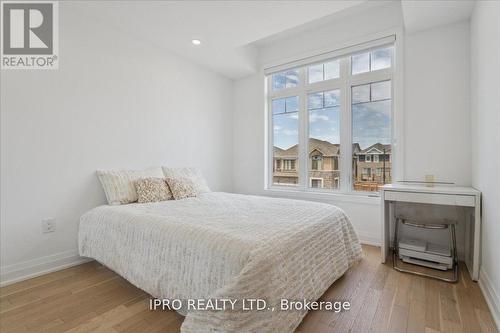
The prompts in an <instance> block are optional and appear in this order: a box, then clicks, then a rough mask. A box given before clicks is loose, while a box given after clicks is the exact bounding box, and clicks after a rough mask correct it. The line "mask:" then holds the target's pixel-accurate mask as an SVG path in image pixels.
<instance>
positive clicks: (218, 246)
mask: <svg viewBox="0 0 500 333" xmlns="http://www.w3.org/2000/svg"><path fill="white" fill-rule="evenodd" d="M79 250H80V255H82V256H86V257H91V258H94V259H96V260H98V261H99V262H101V263H103V264H104V265H106V266H108V267H109V268H111V269H112V270H114V271H116V272H117V273H118V274H120V275H122V276H123V277H125V278H126V279H127V280H129V281H130V282H131V283H133V284H134V285H136V286H137V287H139V288H141V289H143V290H145V291H146V292H148V293H149V294H151V295H152V296H154V297H157V298H169V299H174V298H178V299H188V298H215V299H220V298H230V299H239V300H241V299H250V298H262V299H265V300H266V301H267V303H268V305H276V306H278V304H279V301H280V299H282V298H286V299H290V300H301V299H308V300H317V299H318V298H319V297H320V296H321V295H322V294H323V293H324V292H325V291H326V289H327V288H328V287H329V286H330V285H331V284H332V283H333V282H334V281H335V280H336V279H338V278H339V277H340V276H342V274H344V272H345V271H346V270H347V269H348V268H349V267H350V266H351V265H352V264H353V263H354V262H355V261H357V260H358V259H359V258H360V257H361V246H360V244H359V241H358V238H357V235H356V233H355V232H354V229H353V227H352V225H351V223H350V222H349V220H348V218H347V217H346V216H345V214H344V213H343V212H342V211H341V210H340V209H338V208H336V207H335V206H332V205H327V204H321V203H314V202H306V201H298V200H289V199H274V198H267V197H257V196H247V195H237V194H229V193H222V192H211V193H203V194H201V195H200V196H199V197H198V198H188V199H183V200H178V201H164V202H159V203H148V204H130V205H124V206H101V207H97V208H95V209H93V210H91V211H89V212H88V213H86V214H85V215H83V216H82V218H81V222H80V230H79ZM238 304H239V303H238ZM305 314H306V312H304V311H278V310H276V311H243V310H241V309H239V310H226V311H191V312H188V313H187V316H186V318H185V320H184V323H183V325H182V331H183V332H209V331H212V332H292V331H293V330H294V329H295V328H296V327H297V326H298V324H299V323H300V321H301V320H302V318H303V316H304V315H305Z"/></svg>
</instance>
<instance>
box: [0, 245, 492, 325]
mask: <svg viewBox="0 0 500 333" xmlns="http://www.w3.org/2000/svg"><path fill="white" fill-rule="evenodd" d="M363 249H364V252H365V257H364V259H363V260H362V261H361V262H360V263H358V264H357V265H356V266H354V267H353V268H351V269H350V270H349V271H348V272H347V273H346V274H345V275H344V276H343V277H342V278H340V279H339V280H338V281H336V282H335V283H334V284H333V285H332V286H331V287H330V288H329V289H328V291H326V293H325V294H324V295H323V297H322V299H335V300H349V301H350V302H351V310H350V311H347V312H342V313H340V314H334V313H331V312H326V311H316V312H310V313H309V314H308V315H307V316H306V317H305V319H304V321H303V322H302V324H301V325H300V326H299V327H298V329H297V332H300V333H306V332H427V333H431V332H432V333H434V332H474V333H476V332H497V330H496V328H495V325H494V323H493V320H492V317H491V314H490V312H489V310H488V307H487V305H486V303H485V300H484V298H483V296H482V294H481V292H480V290H479V287H478V285H477V283H474V282H472V281H471V279H470V277H469V275H468V273H467V272H466V270H465V269H461V271H460V272H461V273H460V282H459V283H457V284H448V283H445V282H440V281H437V280H432V279H427V278H423V277H418V276H414V275H408V274H403V273H399V272H396V271H394V270H393V269H392V268H390V266H389V265H381V264H380V263H379V249H378V248H376V247H372V246H363ZM0 299H1V302H0V305H1V307H0V331H1V332H2V333H7V332H179V330H180V325H181V324H182V320H183V317H182V316H180V315H178V314H177V313H175V312H172V311H164V312H163V311H150V310H149V295H147V294H146V293H144V292H143V291H141V290H139V289H137V288H135V287H134V286H132V285H131V284H130V283H128V282H127V281H125V280H124V279H123V278H121V277H119V276H118V275H116V274H115V273H113V272H112V271H110V270H109V269H107V268H105V267H103V266H102V265H99V264H97V263H96V262H90V263H87V264H83V265H80V266H76V267H73V268H69V269H65V270H62V271H59V272H55V273H51V274H47V275H44V276H41V277H37V278H34V279H31V280H27V281H23V282H20V283H16V284H13V285H10V286H6V287H4V288H1V289H0Z"/></svg>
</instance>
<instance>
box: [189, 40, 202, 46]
mask: <svg viewBox="0 0 500 333" xmlns="http://www.w3.org/2000/svg"><path fill="white" fill-rule="evenodd" d="M191 43H193V45H200V44H201V40H199V39H193V40H192V41H191Z"/></svg>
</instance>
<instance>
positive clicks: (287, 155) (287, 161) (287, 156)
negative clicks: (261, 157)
mask: <svg viewBox="0 0 500 333" xmlns="http://www.w3.org/2000/svg"><path fill="white" fill-rule="evenodd" d="M275 76H277V75H273V82H274V80H275ZM285 76H286V75H284V74H283V75H282V77H285ZM284 80H285V81H286V79H284ZM271 111H272V114H273V133H274V134H273V142H274V152H273V153H274V157H273V159H274V161H275V163H274V170H273V174H274V176H273V178H274V179H273V183H274V184H279V185H296V184H298V178H299V176H298V173H296V172H295V173H290V172H287V173H286V174H284V171H292V170H295V161H296V159H297V158H298V143H299V120H298V119H299V97H298V96H288V97H284V98H277V99H273V100H272V102H271Z"/></svg>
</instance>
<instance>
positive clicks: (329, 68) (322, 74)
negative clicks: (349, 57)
mask: <svg viewBox="0 0 500 333" xmlns="http://www.w3.org/2000/svg"><path fill="white" fill-rule="evenodd" d="M308 71H309V75H308V77H309V83H315V82H320V81H326V80H332V79H337V78H338V77H339V75H340V66H339V61H338V60H335V61H330V62H327V63H324V64H317V65H311V66H309V67H308Z"/></svg>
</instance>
